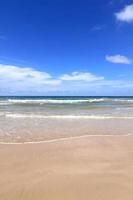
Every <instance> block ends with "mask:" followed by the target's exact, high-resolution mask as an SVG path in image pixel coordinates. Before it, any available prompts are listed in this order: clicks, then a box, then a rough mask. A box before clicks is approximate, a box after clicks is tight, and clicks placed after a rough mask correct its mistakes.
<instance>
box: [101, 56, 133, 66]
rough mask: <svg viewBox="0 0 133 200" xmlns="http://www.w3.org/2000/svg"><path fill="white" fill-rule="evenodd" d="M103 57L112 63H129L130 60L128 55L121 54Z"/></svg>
mask: <svg viewBox="0 0 133 200" xmlns="http://www.w3.org/2000/svg"><path fill="white" fill-rule="evenodd" d="M105 59H106V60H107V61H108V62H112V63H116V64H131V63H132V61H131V59H129V58H128V57H126V56H123V55H119V54H118V55H112V56H110V55H106V56H105Z"/></svg>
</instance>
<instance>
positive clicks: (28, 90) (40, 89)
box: [0, 64, 133, 95]
mask: <svg viewBox="0 0 133 200" xmlns="http://www.w3.org/2000/svg"><path fill="white" fill-rule="evenodd" d="M123 87H124V88H128V89H130V91H131V92H132V93H133V81H126V80H125V81H123V80H108V79H106V78H104V77H103V76H98V75H95V74H92V73H89V72H72V73H71V74H62V75H60V76H59V77H56V78H53V77H52V76H51V75H50V74H49V73H46V72H43V71H38V70H35V69H33V68H29V67H19V66H12V65H3V64H0V95H103V94H105V93H104V92H106V94H111V93H110V92H111V91H112V92H113V91H114V90H122V91H123ZM117 88H118V89H117Z"/></svg>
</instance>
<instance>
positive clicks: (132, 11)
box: [115, 4, 133, 22]
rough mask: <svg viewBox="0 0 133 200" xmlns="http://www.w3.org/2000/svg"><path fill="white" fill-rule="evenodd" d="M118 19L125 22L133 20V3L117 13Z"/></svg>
mask: <svg viewBox="0 0 133 200" xmlns="http://www.w3.org/2000/svg"><path fill="white" fill-rule="evenodd" d="M115 16H116V18H117V20H119V21H123V22H133V4H131V5H127V6H125V7H124V9H122V10H121V11H120V12H117V13H115Z"/></svg>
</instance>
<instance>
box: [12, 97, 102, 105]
mask: <svg viewBox="0 0 133 200" xmlns="http://www.w3.org/2000/svg"><path fill="white" fill-rule="evenodd" d="M103 101H105V99H103V98H100V99H8V103H11V104H47V103H51V104H52V103H54V104H73V103H87V102H88V103H93V102H103Z"/></svg>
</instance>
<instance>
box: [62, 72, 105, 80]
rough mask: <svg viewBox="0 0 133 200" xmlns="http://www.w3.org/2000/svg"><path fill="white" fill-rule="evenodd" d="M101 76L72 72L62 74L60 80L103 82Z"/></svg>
mask: <svg viewBox="0 0 133 200" xmlns="http://www.w3.org/2000/svg"><path fill="white" fill-rule="evenodd" d="M103 79H104V77H103V76H96V75H94V74H91V73H89V72H72V73H71V74H63V75H62V76H61V77H60V80H63V81H87V82H92V81H99V80H103Z"/></svg>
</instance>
